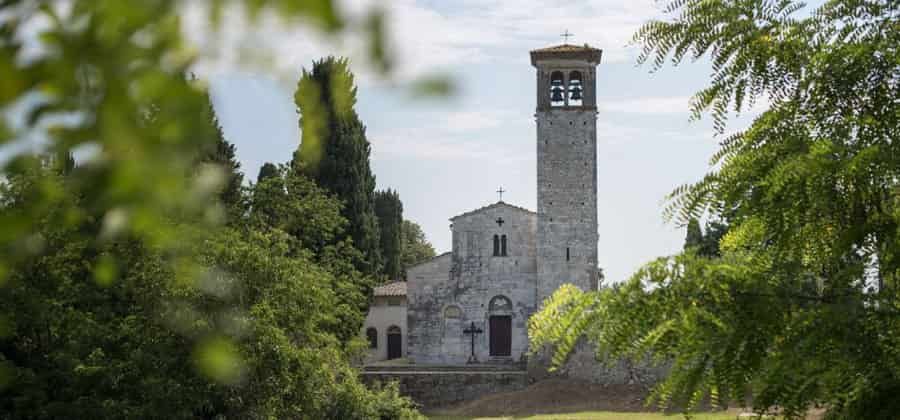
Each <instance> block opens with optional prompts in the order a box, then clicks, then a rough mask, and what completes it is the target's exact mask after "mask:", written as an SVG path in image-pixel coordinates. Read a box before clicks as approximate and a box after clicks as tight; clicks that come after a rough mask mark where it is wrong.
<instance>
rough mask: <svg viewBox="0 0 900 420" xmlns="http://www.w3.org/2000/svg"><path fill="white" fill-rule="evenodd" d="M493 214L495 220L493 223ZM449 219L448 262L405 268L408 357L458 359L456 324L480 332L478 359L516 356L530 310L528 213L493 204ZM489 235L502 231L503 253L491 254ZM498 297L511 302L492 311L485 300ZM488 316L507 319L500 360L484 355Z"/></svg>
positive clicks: (466, 351)
mask: <svg viewBox="0 0 900 420" xmlns="http://www.w3.org/2000/svg"><path fill="white" fill-rule="evenodd" d="M499 218H502V219H503V223H502V224H498V223H497V220H498V219H499ZM452 220H453V226H452V231H453V251H452V253H451V255H450V257H449V258H450V259H449V261H448V262H449V266H447V265H446V262H444V260H442V262H441V264H438V265H432V266H430V267H421V266H420V267H414V268H413V269H411V270H410V271H409V273H408V274H407V278H408V279H409V283H408V291H407V293H408V299H409V307H408V317H409V321H408V324H409V329H410V336H409V340H410V342H409V346H410V359H411V361H412V362H413V363H426V364H465V363H466V362H467V361H468V359H469V355H470V353H471V349H470V345H471V341H470V340H471V338H470V337H469V336H467V335H465V334H464V333H463V329H464V328H465V327H467V326H469V325H471V323H472V322H474V323H475V325H476V326H477V327H478V328H481V330H482V331H483V333H481V334H478V335H476V339H475V354H476V356H477V358H478V360H479V361H481V362H486V361H491V362H495V363H497V362H513V361H518V360H519V359H520V358H521V357H522V355H523V354H524V353H525V352H526V351H527V350H528V336H527V326H528V324H527V322H528V317H529V316H531V314H532V313H533V312H534V308H535V292H536V280H537V276H536V262H535V230H536V219H535V214H534V213H532V212H530V211H527V210H524V209H521V208H518V207H515V206H511V205H508V204H506V203H503V202H499V203H495V204H493V205H490V206H488V207H485V208H482V209H478V210H476V211H473V212H470V213H466V214H463V215H460V216H458V217H456V218H454V219H452ZM494 235H498V236H499V235H506V237H507V253H506V256H494V255H493V237H494ZM442 258H443V257H442ZM442 270H446V271H442ZM498 296H502V297H504V298H506V299H509V301H510V302H511V303H512V307H511V308H509V309H505V310H502V311H492V310H491V306H490V303H491V300H492V299H493V298H495V297H498ZM492 315H508V316H510V317H511V319H512V345H511V356H510V357H508V358H496V357H495V358H492V357H491V356H490V324H489V322H488V320H489V318H490V316H492Z"/></svg>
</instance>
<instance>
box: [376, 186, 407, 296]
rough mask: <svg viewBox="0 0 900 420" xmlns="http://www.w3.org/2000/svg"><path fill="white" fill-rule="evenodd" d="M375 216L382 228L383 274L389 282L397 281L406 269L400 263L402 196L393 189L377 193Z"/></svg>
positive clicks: (401, 247)
mask: <svg viewBox="0 0 900 420" xmlns="http://www.w3.org/2000/svg"><path fill="white" fill-rule="evenodd" d="M375 216H377V217H378V226H379V227H380V228H381V232H380V234H379V237H380V239H381V255H382V260H383V261H384V269H383V270H382V273H383V275H384V276H385V277H387V278H388V279H389V280H396V279H398V278H401V277H403V269H404V268H403V266H402V265H401V262H400V257H401V256H402V254H403V232H401V230H402V229H403V203H402V202H401V201H400V194H398V193H397V191H393V190H391V189H387V190H384V191H376V192H375Z"/></svg>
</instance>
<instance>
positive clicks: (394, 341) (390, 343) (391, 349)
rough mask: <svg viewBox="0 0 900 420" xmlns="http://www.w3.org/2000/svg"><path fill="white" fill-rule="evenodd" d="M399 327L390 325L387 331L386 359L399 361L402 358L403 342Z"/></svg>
mask: <svg viewBox="0 0 900 420" xmlns="http://www.w3.org/2000/svg"><path fill="white" fill-rule="evenodd" d="M402 338H403V336H402V332H401V331H400V327H398V326H396V325H391V326H390V327H388V329H387V358H388V360H390V359H399V358H401V357H403V340H402Z"/></svg>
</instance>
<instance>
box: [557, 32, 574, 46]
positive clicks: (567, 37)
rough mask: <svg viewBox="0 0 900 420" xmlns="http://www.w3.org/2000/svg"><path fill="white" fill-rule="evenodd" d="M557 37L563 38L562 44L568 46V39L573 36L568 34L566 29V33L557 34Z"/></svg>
mask: <svg viewBox="0 0 900 420" xmlns="http://www.w3.org/2000/svg"><path fill="white" fill-rule="evenodd" d="M559 36H561V37H563V44H568V43H569V37H570V36H575V35H574V34H572V33H569V30H568V29H566V31H565V32H563V33H561V34H559Z"/></svg>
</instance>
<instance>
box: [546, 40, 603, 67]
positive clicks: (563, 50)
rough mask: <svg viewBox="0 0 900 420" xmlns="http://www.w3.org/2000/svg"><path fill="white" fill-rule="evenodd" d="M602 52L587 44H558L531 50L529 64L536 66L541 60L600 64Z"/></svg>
mask: <svg viewBox="0 0 900 420" xmlns="http://www.w3.org/2000/svg"><path fill="white" fill-rule="evenodd" d="M602 55H603V50H601V49H599V48H594V47H592V46H590V45H588V44H584V45H572V44H560V45H554V46H551V47H546V48H538V49H536V50H531V64H532V65H536V64H537V62H538V61H543V60H560V59H562V60H566V59H570V60H585V61H588V62H591V63H594V64H600V57H601V56H602Z"/></svg>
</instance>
